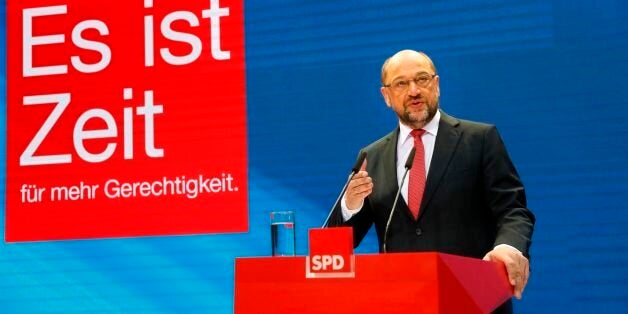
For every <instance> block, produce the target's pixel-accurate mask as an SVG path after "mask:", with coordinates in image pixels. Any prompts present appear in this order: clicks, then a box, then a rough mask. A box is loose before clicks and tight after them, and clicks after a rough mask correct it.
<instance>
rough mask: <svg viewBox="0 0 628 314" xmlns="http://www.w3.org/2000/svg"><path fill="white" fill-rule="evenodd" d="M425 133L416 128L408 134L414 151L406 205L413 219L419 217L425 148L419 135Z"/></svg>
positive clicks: (422, 189)
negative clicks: (412, 140)
mask: <svg viewBox="0 0 628 314" xmlns="http://www.w3.org/2000/svg"><path fill="white" fill-rule="evenodd" d="M423 133H425V130H423V129H418V130H412V132H410V135H412V137H413V138H414V147H415V148H416V153H415V154H414V161H413V162H412V169H410V182H409V183H408V207H409V208H410V212H412V216H414V220H417V218H418V217H419V208H420V207H421V200H422V199H423V191H424V190H425V149H424V148H423V141H421V135H423Z"/></svg>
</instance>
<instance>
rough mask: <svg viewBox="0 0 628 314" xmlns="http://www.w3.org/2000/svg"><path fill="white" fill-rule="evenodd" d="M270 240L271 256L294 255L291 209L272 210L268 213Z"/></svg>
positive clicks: (292, 215) (294, 243)
mask: <svg viewBox="0 0 628 314" xmlns="http://www.w3.org/2000/svg"><path fill="white" fill-rule="evenodd" d="M270 239H271V240H270V241H271V244H272V253H273V256H294V255H295V253H296V239H295V232H294V212H293V211H273V212H271V213H270Z"/></svg>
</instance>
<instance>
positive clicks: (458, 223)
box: [330, 111, 535, 258]
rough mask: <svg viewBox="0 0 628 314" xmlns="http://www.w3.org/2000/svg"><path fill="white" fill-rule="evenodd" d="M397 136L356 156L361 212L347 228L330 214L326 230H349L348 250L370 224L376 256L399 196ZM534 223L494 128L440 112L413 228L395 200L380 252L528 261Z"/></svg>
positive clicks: (337, 210)
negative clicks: (500, 249)
mask: <svg viewBox="0 0 628 314" xmlns="http://www.w3.org/2000/svg"><path fill="white" fill-rule="evenodd" d="M398 135H399V128H397V129H395V130H394V131H393V132H391V133H389V134H388V135H386V136H384V137H383V138H381V139H379V140H377V141H376V142H374V143H372V144H370V145H368V146H367V147H365V148H364V149H363V150H365V151H366V152H367V161H368V163H367V171H368V173H369V175H370V176H371V178H372V179H373V183H374V187H373V192H372V193H371V195H369V196H368V197H367V198H366V199H365V202H364V206H363V207H362V210H361V211H360V212H359V213H358V214H356V215H355V216H353V217H352V218H351V219H350V220H349V221H347V222H343V219H342V215H341V211H340V206H337V207H336V208H335V209H334V212H333V214H332V217H331V220H330V226H340V225H349V226H352V227H353V232H354V245H355V246H358V245H359V244H360V241H362V239H363V238H364V236H365V235H366V233H367V231H368V230H369V228H370V227H371V225H372V224H375V228H376V231H377V236H378V238H379V244H380V250H381V247H382V241H383V238H384V228H385V225H386V221H387V220H388V216H389V214H390V211H391V206H392V204H393V201H394V198H395V194H396V192H397V189H398V184H397V172H396V168H395V167H396V160H397V156H396V155H397V138H398ZM401 162H405V161H401ZM406 179H407V178H406ZM534 221H535V218H534V215H533V214H532V212H530V211H529V210H528V209H527V208H526V198H525V192H524V188H523V185H522V183H521V180H520V179H519V175H518V174H517V171H516V170H515V167H514V165H513V163H512V162H511V160H510V157H509V156H508V153H507V152H506V148H505V146H504V144H503V142H502V139H501V137H500V136H499V133H498V132H497V129H496V128H495V126H493V125H488V124H482V123H476V122H471V121H465V120H459V119H456V118H454V117H451V116H449V115H447V114H445V113H444V112H442V111H441V120H440V124H439V129H438V134H437V136H436V143H435V146H434V154H433V157H432V160H431V165H430V169H429V172H428V177H427V182H426V187H425V192H424V196H423V200H422V203H421V208H420V213H419V218H418V220H417V221H414V219H413V218H412V216H411V214H410V210H409V209H408V206H407V204H406V202H405V201H404V199H403V198H402V197H400V198H399V201H398V202H397V206H396V208H395V213H394V215H393V217H392V221H391V223H390V228H389V232H388V240H387V251H388V252H402V251H437V252H443V253H450V254H456V255H462V256H469V257H476V258H482V257H483V256H484V255H485V254H486V253H487V252H489V251H490V250H492V249H493V247H495V246H496V245H498V244H502V243H505V244H509V245H511V246H513V247H515V248H517V249H519V250H520V251H521V252H522V253H523V254H524V255H526V256H527V255H528V249H529V247H530V239H531V236H532V229H533V225H534Z"/></svg>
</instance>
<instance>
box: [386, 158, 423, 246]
mask: <svg viewBox="0 0 628 314" xmlns="http://www.w3.org/2000/svg"><path fill="white" fill-rule="evenodd" d="M415 153H416V148H415V147H412V150H411V151H410V154H409V155H408V159H406V165H405V168H406V171H405V172H404V173H403V177H402V178H401V184H399V188H398V189H397V195H395V201H394V202H393V206H392V208H391V209H390V215H388V221H387V222H386V227H385V228H384V241H383V243H382V251H383V252H384V253H386V240H387V239H388V228H390V221H391V220H392V216H393V213H394V212H395V207H397V201H398V200H399V195H400V194H401V187H402V186H403V182H404V181H405V180H406V176H407V175H408V171H410V169H412V163H414V154H415Z"/></svg>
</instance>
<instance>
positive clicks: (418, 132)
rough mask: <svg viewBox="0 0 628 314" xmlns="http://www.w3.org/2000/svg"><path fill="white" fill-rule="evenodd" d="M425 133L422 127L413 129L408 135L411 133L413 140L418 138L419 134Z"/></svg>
mask: <svg viewBox="0 0 628 314" xmlns="http://www.w3.org/2000/svg"><path fill="white" fill-rule="evenodd" d="M424 133H425V130H423V129H414V130H412V131H411V132H410V135H412V137H414V139H415V140H417V139H420V138H421V135H423V134H424Z"/></svg>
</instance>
